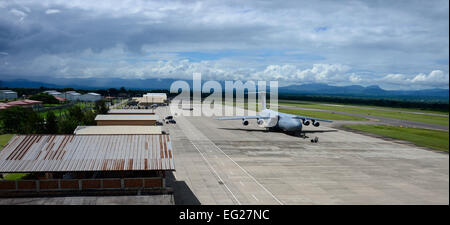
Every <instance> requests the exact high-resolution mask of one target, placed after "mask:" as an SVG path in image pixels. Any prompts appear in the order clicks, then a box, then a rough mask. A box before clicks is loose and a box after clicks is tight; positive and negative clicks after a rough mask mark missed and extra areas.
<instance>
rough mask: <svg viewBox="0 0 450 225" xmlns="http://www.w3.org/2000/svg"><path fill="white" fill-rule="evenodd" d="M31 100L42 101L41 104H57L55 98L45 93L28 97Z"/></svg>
mask: <svg viewBox="0 0 450 225" xmlns="http://www.w3.org/2000/svg"><path fill="white" fill-rule="evenodd" d="M29 99H31V100H36V101H42V103H43V104H58V103H59V101H58V99H56V98H55V96H53V95H50V94H47V93H39V94H35V95H32V96H31V97H29Z"/></svg>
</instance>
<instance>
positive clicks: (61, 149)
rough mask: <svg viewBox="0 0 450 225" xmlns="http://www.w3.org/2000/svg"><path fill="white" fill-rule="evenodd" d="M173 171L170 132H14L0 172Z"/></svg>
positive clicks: (0, 153)
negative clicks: (147, 133) (95, 133)
mask: <svg viewBox="0 0 450 225" xmlns="http://www.w3.org/2000/svg"><path fill="white" fill-rule="evenodd" d="M124 170H128V171H130V170H134V171H137V170H175V166H174V161H173V148H172V143H171V141H170V138H169V135H166V134H160V135H156V134H155V135H15V136H14V137H13V138H11V140H10V141H9V142H8V144H7V145H5V147H4V148H3V150H1V151H0V172H2V173H11V172H65V171H124Z"/></svg>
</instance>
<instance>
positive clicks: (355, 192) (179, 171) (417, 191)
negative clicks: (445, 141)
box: [157, 106, 449, 205]
mask: <svg viewBox="0 0 450 225" xmlns="http://www.w3.org/2000/svg"><path fill="white" fill-rule="evenodd" d="M224 107H228V106H224ZM157 113H159V114H161V115H160V116H161V117H162V116H166V115H169V114H170V112H168V109H167V107H166V108H165V109H164V108H162V107H160V108H158V110H157ZM175 120H176V121H177V124H170V125H166V124H165V125H164V129H165V130H166V131H167V132H169V133H170V135H171V140H172V144H173V146H174V151H176V152H175V154H174V155H175V156H174V160H175V167H176V172H174V174H173V178H172V179H173V181H172V182H170V181H169V182H168V186H170V183H178V184H175V185H173V186H172V187H173V189H174V192H175V203H176V204H237V205H238V204H252V205H260V204H274V205H279V204H444V205H446V204H448V203H449V200H448V199H449V158H448V154H445V153H438V152H434V151H430V150H427V149H425V148H420V147H416V146H413V145H411V144H408V143H407V142H402V141H389V140H383V139H380V138H376V137H370V136H366V135H362V134H357V133H352V132H347V131H343V130H339V129H334V128H331V127H330V124H327V123H324V124H322V125H321V126H320V127H318V128H316V127H312V126H308V127H306V128H305V132H306V135H308V136H309V138H307V139H303V138H299V137H295V136H291V135H288V134H284V133H278V132H266V131H265V129H263V128H259V127H257V126H256V125H255V122H254V121H251V122H250V125H249V126H247V127H244V126H242V124H241V121H239V120H237V121H218V120H214V119H213V118H211V117H203V116H200V117H192V116H176V117H175ZM314 137H318V138H319V142H318V143H311V142H310V139H312V138H314ZM183 196H184V197H183Z"/></svg>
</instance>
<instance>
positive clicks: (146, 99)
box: [136, 93, 167, 104]
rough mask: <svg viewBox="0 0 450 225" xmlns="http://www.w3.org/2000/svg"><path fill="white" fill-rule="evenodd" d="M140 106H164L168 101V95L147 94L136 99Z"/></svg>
mask: <svg viewBox="0 0 450 225" xmlns="http://www.w3.org/2000/svg"><path fill="white" fill-rule="evenodd" d="M136 100H137V101H138V102H139V104H162V103H165V102H166V101H167V94H166V93H147V94H145V95H143V96H142V97H141V98H137V99H136Z"/></svg>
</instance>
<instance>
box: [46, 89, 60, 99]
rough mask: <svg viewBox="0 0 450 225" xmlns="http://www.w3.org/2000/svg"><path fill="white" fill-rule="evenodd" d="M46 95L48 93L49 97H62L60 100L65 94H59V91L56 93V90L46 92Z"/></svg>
mask: <svg viewBox="0 0 450 225" xmlns="http://www.w3.org/2000/svg"><path fill="white" fill-rule="evenodd" d="M44 93H47V94H49V95H53V96H55V97H60V98H64V94H63V93H61V92H59V91H55V90H49V91H44Z"/></svg>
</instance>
